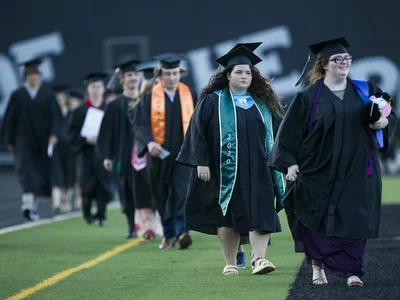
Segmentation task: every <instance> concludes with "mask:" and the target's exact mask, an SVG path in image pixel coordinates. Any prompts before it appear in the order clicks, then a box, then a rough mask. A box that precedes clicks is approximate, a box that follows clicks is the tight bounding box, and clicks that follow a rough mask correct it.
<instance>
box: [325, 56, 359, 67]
mask: <svg viewBox="0 0 400 300" xmlns="http://www.w3.org/2000/svg"><path fill="white" fill-rule="evenodd" d="M329 61H334V62H335V63H337V64H338V65H342V64H343V63H344V62H352V61H353V56H345V57H343V56H336V57H335V58H332V59H329Z"/></svg>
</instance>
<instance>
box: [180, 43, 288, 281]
mask: <svg viewBox="0 0 400 300" xmlns="http://www.w3.org/2000/svg"><path fill="white" fill-rule="evenodd" d="M260 44H261V43H251V44H239V45H237V46H235V47H234V48H233V49H232V50H231V51H230V52H228V53H227V54H226V55H224V56H222V57H220V58H219V59H218V60H217V62H218V63H219V64H221V65H222V66H223V67H225V69H224V70H223V71H220V72H218V73H216V74H215V75H214V76H213V77H212V78H211V80H210V84H209V85H208V86H206V87H205V88H204V89H203V91H202V93H201V96H200V100H199V102H198V104H197V105H196V108H195V112H194V114H193V116H192V118H191V122H190V125H189V129H188V131H187V134H186V136H185V140H184V142H183V145H182V148H181V152H180V154H179V156H178V158H177V161H178V162H180V163H182V164H185V165H188V166H191V167H193V171H192V174H191V178H190V183H189V190H188V194H187V199H186V207H185V218H186V226H187V229H188V230H195V231H199V232H203V233H206V234H214V235H218V239H219V242H220V244H221V247H222V251H223V254H224V256H225V260H226V267H225V268H224V270H223V274H224V275H237V274H238V269H237V266H236V252H237V249H238V245H239V241H240V237H241V236H249V239H250V244H251V246H252V249H253V253H254V257H255V259H254V265H253V267H254V269H253V274H266V273H269V272H272V271H274V270H275V266H274V265H273V264H272V263H271V262H270V261H268V260H266V259H265V255H266V251H267V246H268V240H269V237H270V233H273V232H280V231H281V226H280V223H279V218H278V214H277V211H279V210H280V209H281V208H282V203H281V200H282V196H283V191H284V187H283V177H282V174H281V173H279V172H277V171H273V170H271V169H269V167H267V159H268V157H269V153H270V151H271V149H272V145H273V139H274V132H275V131H276V129H277V127H278V123H279V119H280V118H281V116H282V107H281V104H280V101H279V99H278V97H277V95H276V94H275V92H274V91H273V90H272V88H271V86H270V84H269V83H268V82H267V81H266V79H265V78H263V77H262V76H261V74H260V72H259V71H258V70H257V68H256V67H254V65H256V64H257V63H259V62H260V61H261V59H260V58H259V57H258V56H256V55H255V54H254V53H253V52H252V51H254V49H255V48H256V47H258V45H260ZM275 197H276V198H277V204H276V207H275V205H274V199H275Z"/></svg>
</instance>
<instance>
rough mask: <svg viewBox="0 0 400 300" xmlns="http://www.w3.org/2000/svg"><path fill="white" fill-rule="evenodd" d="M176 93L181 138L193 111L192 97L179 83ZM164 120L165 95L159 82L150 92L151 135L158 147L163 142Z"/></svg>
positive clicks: (186, 87) (184, 86)
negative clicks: (179, 107) (178, 105)
mask: <svg viewBox="0 0 400 300" xmlns="http://www.w3.org/2000/svg"><path fill="white" fill-rule="evenodd" d="M178 93H179V99H180V103H181V114H182V128H183V136H185V134H186V130H187V128H188V126H189V121H190V117H191V116H192V114H193V111H194V105H193V97H192V93H191V92H190V89H189V87H188V86H187V85H185V84H183V83H181V82H180V83H179V84H178ZM165 118H166V117H165V93H164V87H163V85H162V83H161V82H160V83H158V84H157V85H156V86H154V88H153V89H152V91H151V134H152V136H153V139H154V141H155V142H156V143H157V144H159V145H163V144H164V141H165V123H166V121H165Z"/></svg>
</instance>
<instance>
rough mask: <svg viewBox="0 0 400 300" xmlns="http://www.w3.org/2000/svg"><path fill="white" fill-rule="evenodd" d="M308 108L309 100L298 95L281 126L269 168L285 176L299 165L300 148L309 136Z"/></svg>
mask: <svg viewBox="0 0 400 300" xmlns="http://www.w3.org/2000/svg"><path fill="white" fill-rule="evenodd" d="M308 108H309V103H308V98H307V97H306V96H304V95H302V93H298V94H297V95H296V96H295V98H294V99H293V101H292V103H291V104H290V106H289V109H288V111H287V112H286V115H285V117H284V118H283V120H282V123H281V124H280V126H279V130H278V134H277V138H276V139H275V143H274V147H273V148H272V151H271V156H270V159H269V166H270V167H272V168H274V169H276V170H278V171H280V172H282V173H284V174H286V173H287V169H288V168H289V167H290V166H293V165H298V164H299V162H298V156H299V153H300V148H301V145H302V143H303V140H304V138H305V137H306V135H307V122H306V120H307V117H308Z"/></svg>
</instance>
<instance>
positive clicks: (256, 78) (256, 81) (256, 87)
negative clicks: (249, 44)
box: [199, 66, 283, 118]
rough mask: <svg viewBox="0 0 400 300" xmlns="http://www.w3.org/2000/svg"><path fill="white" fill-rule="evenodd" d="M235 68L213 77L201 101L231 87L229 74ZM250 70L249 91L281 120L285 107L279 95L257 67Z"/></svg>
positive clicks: (205, 88) (204, 89) (201, 96)
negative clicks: (206, 96) (208, 95)
mask: <svg viewBox="0 0 400 300" xmlns="http://www.w3.org/2000/svg"><path fill="white" fill-rule="evenodd" d="M234 67H235V66H229V67H228V68H226V69H224V70H222V71H220V72H217V73H215V74H214V75H213V76H212V77H211V79H210V82H209V84H208V85H206V86H205V87H204V88H203V90H202V92H201V95H200V97H199V99H202V98H203V97H204V96H205V95H206V94H210V93H213V92H215V91H218V90H222V89H224V88H226V87H227V86H228V85H229V81H228V74H230V73H232V71H233V69H234ZM250 69H251V75H252V80H251V84H250V86H249V88H248V89H247V91H248V92H249V94H250V95H251V96H252V97H253V98H254V99H260V100H263V101H264V102H265V104H266V105H267V107H268V108H269V110H270V111H271V113H272V115H273V116H274V117H277V118H281V117H282V116H283V106H282V104H281V101H280V99H279V97H278V95H277V94H276V93H275V91H274V90H273V89H272V87H271V85H270V84H269V83H268V81H267V79H265V78H264V77H263V76H262V75H261V74H260V71H259V70H258V69H257V68H256V67H254V66H250Z"/></svg>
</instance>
